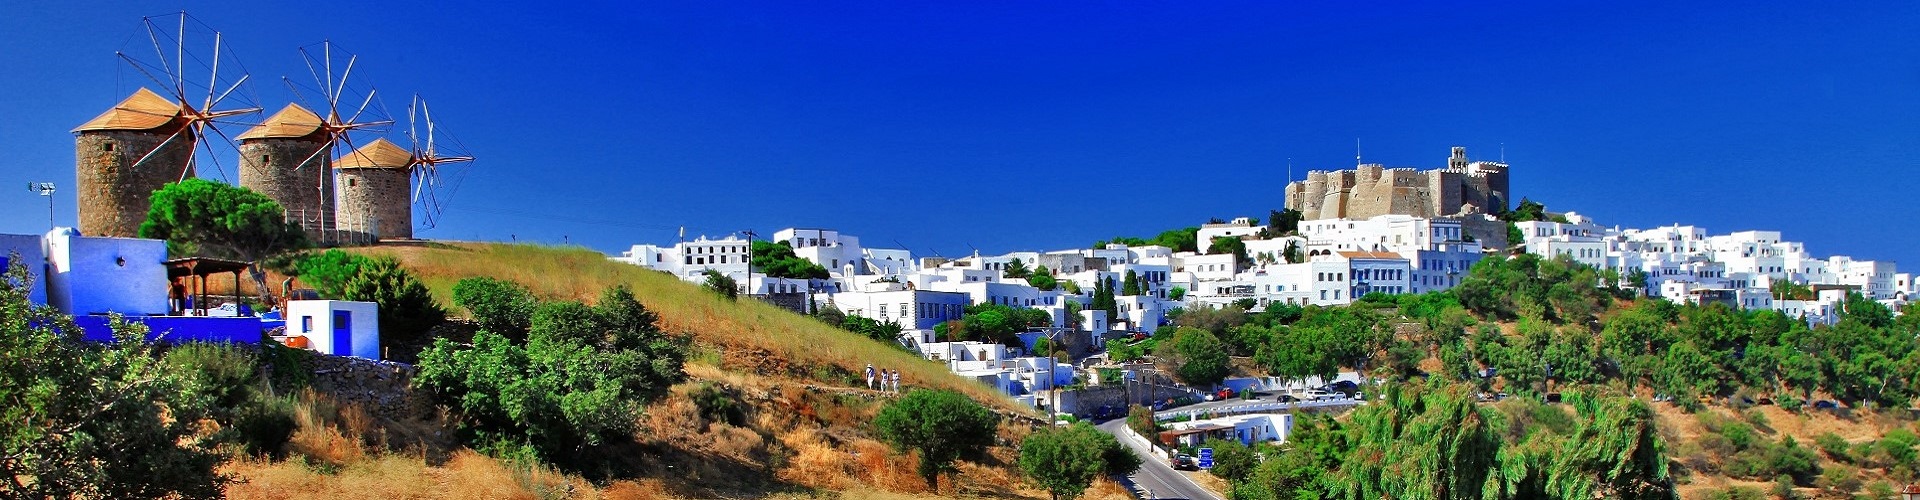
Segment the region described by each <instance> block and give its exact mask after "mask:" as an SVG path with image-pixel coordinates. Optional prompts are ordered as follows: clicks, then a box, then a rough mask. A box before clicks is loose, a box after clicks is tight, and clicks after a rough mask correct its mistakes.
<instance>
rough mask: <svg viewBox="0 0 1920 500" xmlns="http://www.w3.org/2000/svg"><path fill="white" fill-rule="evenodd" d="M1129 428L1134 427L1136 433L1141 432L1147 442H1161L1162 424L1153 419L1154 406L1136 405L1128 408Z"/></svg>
mask: <svg viewBox="0 0 1920 500" xmlns="http://www.w3.org/2000/svg"><path fill="white" fill-rule="evenodd" d="M1127 428H1129V429H1133V433H1134V434H1139V435H1140V437H1142V438H1146V440H1147V442H1150V443H1158V442H1160V424H1159V423H1158V422H1154V421H1153V409H1152V408H1148V407H1145V406H1140V405H1134V406H1133V407H1132V408H1128V409H1127Z"/></svg>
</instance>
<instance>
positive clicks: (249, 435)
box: [224, 397, 300, 460]
mask: <svg viewBox="0 0 1920 500" xmlns="http://www.w3.org/2000/svg"><path fill="white" fill-rule="evenodd" d="M299 427H300V425H299V421H297V420H295V419H294V411H293V400H292V399H291V398H289V397H257V398H254V399H251V400H248V401H247V403H246V404H245V405H243V406H241V407H240V408H239V410H238V411H236V412H235V413H234V416H233V425H232V426H231V427H228V428H227V429H224V430H225V431H227V432H229V433H230V434H231V435H230V436H228V439H230V440H231V441H233V442H235V443H238V444H240V446H241V448H242V449H244V450H245V451H246V452H247V453H248V454H251V455H254V456H267V457H271V458H273V459H275V460H279V459H282V458H286V452H287V443H288V442H290V441H292V440H293V432H294V431H295V430H297V429H299Z"/></svg>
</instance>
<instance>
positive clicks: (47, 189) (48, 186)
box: [27, 182, 54, 231]
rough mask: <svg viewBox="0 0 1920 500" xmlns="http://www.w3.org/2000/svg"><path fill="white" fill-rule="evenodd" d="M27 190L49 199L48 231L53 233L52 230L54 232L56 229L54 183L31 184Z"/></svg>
mask: <svg viewBox="0 0 1920 500" xmlns="http://www.w3.org/2000/svg"><path fill="white" fill-rule="evenodd" d="M27 190H28V191H33V192H35V193H39V194H40V196H45V197H47V230H48V231H52V230H53V228H54V223H53V183H51V182H29V183H27Z"/></svg>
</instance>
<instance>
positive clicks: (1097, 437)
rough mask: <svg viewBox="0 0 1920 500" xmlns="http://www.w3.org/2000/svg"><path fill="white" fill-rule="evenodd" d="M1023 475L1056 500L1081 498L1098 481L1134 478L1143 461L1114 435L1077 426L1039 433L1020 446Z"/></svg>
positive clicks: (1080, 425)
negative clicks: (1129, 476) (1131, 475)
mask: <svg viewBox="0 0 1920 500" xmlns="http://www.w3.org/2000/svg"><path fill="white" fill-rule="evenodd" d="M1019 464H1020V471H1021V472H1022V473H1023V474H1025V475H1026V476H1027V478H1028V479H1030V480H1032V481H1033V482H1035V483H1038V484H1039V485H1040V487H1041V488H1042V489H1045V490H1047V491H1048V492H1049V493H1052V494H1053V495H1054V496H1055V497H1056V498H1067V499H1073V498H1079V496H1080V494H1081V493H1083V492H1085V491H1086V489H1087V486H1088V485H1090V484H1092V483H1093V480H1094V479H1095V478H1099V477H1102V476H1115V475H1126V474H1131V473H1133V471H1135V470H1138V469H1139V468H1140V457H1139V456H1138V455H1135V454H1133V452H1132V450H1128V449H1127V448H1126V446H1123V445H1121V444H1120V442H1119V441H1117V440H1115V439H1114V438H1113V435H1111V434H1107V433H1104V432H1100V431H1099V430H1098V429H1095V428H1094V427H1093V426H1092V425H1088V424H1073V425H1068V426H1066V427H1064V428H1048V429H1042V430H1040V431H1039V432H1035V433H1034V434H1033V435H1031V436H1027V439H1026V440H1025V441H1024V442H1022V443H1020V459H1019Z"/></svg>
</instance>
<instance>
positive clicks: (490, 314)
mask: <svg viewBox="0 0 1920 500" xmlns="http://www.w3.org/2000/svg"><path fill="white" fill-rule="evenodd" d="M453 303H454V304H455V305H458V306H460V307H463V308H466V309H467V313H468V314H469V315H471V316H472V318H473V320H474V322H476V323H479V325H480V329H482V330H486V331H490V332H494V333H498V334H501V335H506V336H508V337H524V336H525V335H526V333H527V329H528V328H531V324H530V323H529V322H528V321H529V319H530V318H531V317H532V316H533V310H534V308H535V307H536V306H538V304H539V301H537V300H535V299H534V297H533V292H532V291H529V290H527V287H524V286H520V284H519V283H514V282H512V281H507V280H501V279H494V278H490V277H485V276H475V277H471V278H462V279H461V280H460V281H459V282H456V283H454V284H453Z"/></svg>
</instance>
